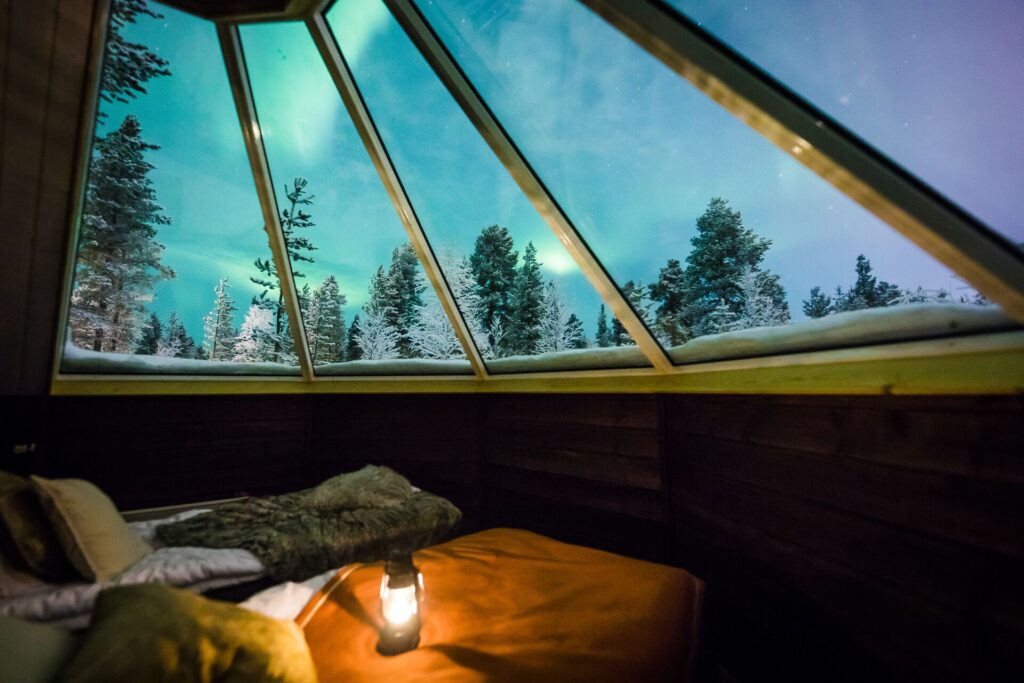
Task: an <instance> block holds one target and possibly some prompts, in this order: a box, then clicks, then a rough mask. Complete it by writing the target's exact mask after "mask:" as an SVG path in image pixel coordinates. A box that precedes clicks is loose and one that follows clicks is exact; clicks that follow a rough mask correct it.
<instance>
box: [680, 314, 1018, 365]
mask: <svg viewBox="0 0 1024 683" xmlns="http://www.w3.org/2000/svg"><path fill="white" fill-rule="evenodd" d="M1013 327H1017V323H1016V322H1014V321H1013V320H1012V319H1010V318H1008V317H1007V316H1006V315H1005V314H1004V313H1003V312H1002V311H1001V310H999V308H998V307H996V306H978V305H973V304H907V305H905V306H889V307H886V308H867V309H864V310H861V311H848V312H846V313H837V314H835V315H830V316H827V317H825V318H815V319H812V320H803V321H801V322H798V323H793V324H792V325H785V326H781V327H753V328H750V329H747V330H736V331H734V332H724V333H722V334H712V335H708V336H706V337H698V338H697V339H694V340H693V341H690V342H687V343H686V344H682V345H680V346H676V347H673V348H672V349H670V350H669V356H671V358H672V360H673V361H674V362H676V363H699V362H701V361H709V360H721V359H725V358H746V357H752V356H767V355H773V354H779V353H792V352H795V351H810V350H819V349H833V348H841V347H848V346H861V345H865V344H884V343H886V342H894V341H901V340H908V339H921V338H927V337H941V336H946V335H950V334H963V333H967V332H981V331H991V330H1000V329H1009V328H1013Z"/></svg>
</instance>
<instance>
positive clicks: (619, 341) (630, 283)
mask: <svg viewBox="0 0 1024 683" xmlns="http://www.w3.org/2000/svg"><path fill="white" fill-rule="evenodd" d="M622 295H623V296H624V297H626V301H628V302H629V305H630V306H631V307H632V308H633V310H634V311H636V314H637V315H638V316H639V317H640V320H642V321H644V322H645V323H648V324H649V322H650V320H651V298H650V289H649V288H648V287H646V286H645V285H644V284H643V283H642V282H640V281H636V280H626V282H625V284H623V285H622ZM611 343H612V344H613V345H614V346H633V345H634V344H635V342H634V341H633V338H632V337H631V336H630V335H629V332H627V331H626V328H625V327H623V326H622V322H620V321H619V319H618V318H615V317H613V318H612V329H611Z"/></svg>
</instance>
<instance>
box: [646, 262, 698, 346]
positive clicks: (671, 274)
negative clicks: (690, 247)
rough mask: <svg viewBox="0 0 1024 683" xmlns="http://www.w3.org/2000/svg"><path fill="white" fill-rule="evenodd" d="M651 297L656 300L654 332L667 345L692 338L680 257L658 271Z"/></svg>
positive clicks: (677, 343) (674, 344)
mask: <svg viewBox="0 0 1024 683" xmlns="http://www.w3.org/2000/svg"><path fill="white" fill-rule="evenodd" d="M650 291H651V298H652V299H653V300H654V301H656V302H657V304H658V305H657V308H655V311H654V313H655V315H654V333H655V335H656V336H657V337H658V339H659V340H660V341H661V343H662V344H664V345H666V346H677V345H679V344H682V343H683V342H685V341H686V340H687V339H689V338H690V336H691V335H690V331H689V328H688V327H687V325H686V313H687V303H688V301H689V297H688V294H687V290H686V285H685V279H684V272H683V268H682V266H681V265H680V263H679V261H678V260H677V259H674V258H672V259H669V260H668V262H667V263H666V264H665V267H664V268H662V269H661V270H659V271H658V281H657V282H655V283H654V284H653V285H651V288H650Z"/></svg>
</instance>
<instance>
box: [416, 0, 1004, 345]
mask: <svg viewBox="0 0 1024 683" xmlns="http://www.w3.org/2000/svg"><path fill="white" fill-rule="evenodd" d="M416 4H417V6H418V7H419V8H420V9H421V11H422V12H423V13H424V14H425V16H426V17H427V18H428V20H429V21H430V22H431V24H432V25H433V27H434V29H435V30H436V31H437V32H438V33H439V34H440V36H441V38H442V40H443V41H444V43H445V44H446V46H447V47H448V49H449V50H450V51H451V52H452V53H453V54H454V56H455V57H456V59H457V60H458V61H459V62H460V64H461V66H462V68H463V69H464V70H465V71H466V72H467V74H468V75H469V77H470V79H471V80H472V81H473V83H474V85H475V86H476V87H477V88H478V90H479V91H480V92H481V94H482V95H483V98H484V99H485V100H486V101H487V103H488V104H489V105H490V106H491V107H492V109H493V110H494V111H495V113H496V114H497V116H498V118H499V119H500V120H501V122H502V123H503V124H504V126H505V127H506V128H507V129H508V130H509V131H510V133H511V135H512V137H513V138H514V139H515V141H516V143H517V144H518V145H519V147H520V149H521V150H523V152H524V153H525V155H526V157H527V158H528V159H529V160H530V162H531V163H532V164H533V165H534V168H536V169H537V170H538V172H539V173H540V175H541V176H542V178H543V179H544V182H545V183H546V184H547V186H548V187H549V188H550V189H551V190H552V192H553V193H554V194H555V196H556V198H557V199H558V201H559V203H560V204H561V205H562V206H563V207H564V208H565V209H566V211H567V212H568V214H569V216H570V217H571V218H572V219H573V221H574V222H575V224H576V226H577V227H578V228H579V230H580V232H581V234H582V235H583V236H584V237H585V239H587V241H588V242H589V243H590V245H591V247H592V248H593V250H594V252H595V253H596V255H597V256H598V258H599V259H601V261H602V262H603V264H604V266H605V267H606V268H607V269H608V271H609V272H610V274H611V275H612V276H613V278H614V279H615V280H616V281H617V282H618V284H619V286H620V288H621V289H622V290H623V291H624V293H626V294H627V296H628V297H629V298H630V299H631V300H632V301H633V302H634V307H636V308H637V309H638V310H639V311H641V312H642V313H643V314H644V315H645V317H646V319H647V321H648V324H649V325H650V326H651V328H652V329H653V330H654V332H655V334H656V335H657V336H658V338H659V340H660V341H661V342H662V344H663V345H664V346H665V347H666V348H667V349H668V350H669V352H670V355H671V356H672V358H673V360H675V361H676V362H677V363H688V362H696V361H704V360H711V359H720V358H735V357H744V356H755V355H762V354H771V353H784V352H790V351H800V350H808V349H818V348H828V347H837V346H851V345H857V344H866V343H872V342H882V341H892V340H900V339H911V338H924V337H931V336H941V335H944V334H949V333H962V332H966V331H970V330H977V329H992V328H999V327H1006V326H1010V325H1012V323H1011V322H1010V321H1009V320H1007V319H1006V318H1005V317H1004V316H1003V315H1002V314H1001V312H1000V311H999V310H998V309H997V308H996V307H995V306H992V305H989V304H988V303H987V302H985V300H984V299H983V298H982V297H980V296H979V295H978V294H977V293H976V292H975V291H974V290H972V289H971V288H970V287H969V286H968V285H967V284H966V283H964V282H962V281H960V280H958V279H957V278H956V277H954V276H953V274H952V273H950V272H949V270H948V269H947V268H945V267H944V266H942V265H941V264H939V263H938V262H936V261H935V260H934V259H932V258H931V257H930V256H928V255H927V254H926V253H924V252H922V251H921V250H919V249H918V248H917V247H916V246H915V245H913V244H912V243H910V242H909V241H908V240H906V239H905V238H903V237H902V236H901V235H899V234H897V233H896V232H895V231H893V230H892V229H891V228H889V227H888V226H887V225H885V224H883V223H882V222H880V221H879V220H878V219H876V218H875V217H874V216H873V215H871V214H869V213H867V212H866V211H864V210H863V209H862V208H861V207H860V206H859V205H857V204H855V203H854V202H852V201H851V200H849V199H848V198H847V197H846V196H844V195H842V194H841V193H839V192H838V191H836V190H835V189H834V188H833V187H832V186H831V185H828V184H827V183H826V182H824V181H823V180H821V179H820V178H818V177H817V176H816V175H814V174H813V173H811V172H810V171H808V170H807V169H805V168H804V167H803V166H802V165H800V164H798V163H797V162H796V161H794V160H793V159H791V158H790V157H789V156H788V155H787V154H784V153H783V152H781V151H780V150H778V149H777V148H775V147H774V146H773V145H772V144H771V143H769V142H768V141H767V140H765V139H764V138H762V137H761V136H759V135H758V134H757V133H755V132H754V131H753V130H752V129H750V128H748V127H747V126H746V125H744V124H743V123H741V122H740V121H738V120H737V119H735V118H734V117H733V116H732V115H730V114H729V113H727V112H726V111H725V110H723V109H721V108H720V107H718V105H717V104H715V103H714V102H712V101H711V100H710V99H708V98H707V97H705V96H704V95H703V94H702V93H701V92H699V91H698V90H696V89H695V88H693V87H692V86H691V85H690V84H689V83H688V82H687V81H685V80H683V79H681V78H679V77H678V76H677V75H675V74H674V73H672V72H671V71H669V70H668V69H667V68H665V67H664V65H662V64H661V63H660V62H658V61H656V60H655V59H654V58H652V57H651V56H650V55H648V54H647V53H646V52H645V51H644V50H642V49H641V48H639V47H638V46H637V45H636V44H635V43H633V42H632V41H630V40H629V39H628V38H626V37H625V36H623V35H622V34H621V33H619V32H618V31H617V30H615V29H614V28H612V27H611V26H610V25H609V24H607V23H606V22H604V21H603V20H602V19H600V18H599V17H598V16H597V15H595V14H593V13H592V12H590V11H589V10H588V9H586V8H585V7H584V6H583V5H582V4H580V3H578V2H575V1H571V0H545V1H544V2H540V1H534V0H521V1H518V2H514V1H511V0H510V1H509V2H503V3H490V2H483V1H482V0H433V1H429V0H416ZM910 303H913V304H914V305H913V306H909V305H904V304H910ZM817 318H821V319H817ZM625 340H628V338H626V337H623V336H622V335H619V336H617V337H616V338H615V339H614V342H613V343H622V342H623V341H625Z"/></svg>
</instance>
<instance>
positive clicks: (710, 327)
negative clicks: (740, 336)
mask: <svg viewBox="0 0 1024 683" xmlns="http://www.w3.org/2000/svg"><path fill="white" fill-rule="evenodd" d="M738 317H739V316H738V315H737V314H736V313H734V312H733V311H732V309H731V308H729V304H727V303H725V301H720V302H719V303H718V305H717V306H715V309H714V310H713V311H711V312H710V313H708V316H707V319H706V320H705V323H704V330H705V333H706V334H719V333H721V332H728V331H729V330H734V329H736V327H735V324H736V319H737V318H738Z"/></svg>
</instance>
